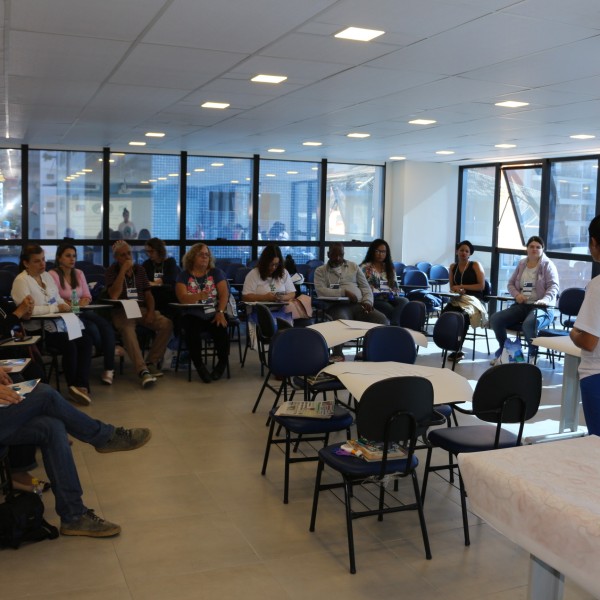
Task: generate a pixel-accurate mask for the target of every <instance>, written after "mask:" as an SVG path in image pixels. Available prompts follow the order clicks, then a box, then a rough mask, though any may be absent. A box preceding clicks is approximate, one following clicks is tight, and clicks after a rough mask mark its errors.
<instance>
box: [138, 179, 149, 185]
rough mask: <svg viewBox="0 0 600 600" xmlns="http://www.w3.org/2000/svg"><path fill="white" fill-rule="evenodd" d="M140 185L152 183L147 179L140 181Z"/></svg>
mask: <svg viewBox="0 0 600 600" xmlns="http://www.w3.org/2000/svg"><path fill="white" fill-rule="evenodd" d="M140 183H143V184H146V183H150V182H149V181H148V180H146V179H142V180H141V181H140Z"/></svg>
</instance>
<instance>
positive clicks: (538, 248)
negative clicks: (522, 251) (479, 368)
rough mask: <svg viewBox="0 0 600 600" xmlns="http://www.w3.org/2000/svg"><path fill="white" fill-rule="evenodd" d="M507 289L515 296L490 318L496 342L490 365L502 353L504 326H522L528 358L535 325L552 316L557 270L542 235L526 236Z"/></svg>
mask: <svg viewBox="0 0 600 600" xmlns="http://www.w3.org/2000/svg"><path fill="white" fill-rule="evenodd" d="M508 291H509V293H510V295H511V296H512V297H513V298H514V299H515V302H514V304H511V306H509V307H508V308H506V309H504V310H501V311H498V312H496V313H494V314H493V315H492V317H491V318H490V326H491V328H492V329H493V330H494V333H495V335H496V339H497V340H498V344H499V348H498V350H496V355H495V357H494V359H493V360H492V361H491V364H493V365H494V364H496V363H497V362H498V359H499V358H500V355H501V354H502V349H503V347H504V342H505V341H506V330H507V329H510V328H511V327H514V326H515V325H520V326H521V330H522V332H523V335H524V336H525V340H526V341H527V345H528V347H529V359H530V360H531V359H532V358H534V355H535V350H534V349H533V348H532V346H531V340H532V339H533V338H534V337H535V336H536V334H537V330H538V329H540V328H543V327H548V325H550V323H552V321H553V319H554V311H553V310H552V305H553V304H554V302H555V301H556V297H557V295H558V271H557V270H556V266H555V265H554V263H553V262H552V261H551V260H550V259H549V258H548V257H547V256H546V255H545V254H544V240H542V238H541V237H538V236H537V235H534V236H531V237H530V238H529V239H528V240H527V256H526V257H525V258H523V259H521V261H519V264H518V265H517V268H516V269H515V271H514V273H513V274H512V275H511V277H510V279H509V281H508Z"/></svg>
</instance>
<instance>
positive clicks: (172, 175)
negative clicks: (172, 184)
mask: <svg viewBox="0 0 600 600" xmlns="http://www.w3.org/2000/svg"><path fill="white" fill-rule="evenodd" d="M169 177H179V173H169Z"/></svg>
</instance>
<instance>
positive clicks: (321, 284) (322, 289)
mask: <svg viewBox="0 0 600 600" xmlns="http://www.w3.org/2000/svg"><path fill="white" fill-rule="evenodd" d="M326 275H327V265H322V266H321V267H317V270H316V271H315V290H317V296H328V297H329V298H340V297H341V296H344V292H343V290H341V289H337V290H334V289H331V288H330V287H329V286H328V284H327V278H326Z"/></svg>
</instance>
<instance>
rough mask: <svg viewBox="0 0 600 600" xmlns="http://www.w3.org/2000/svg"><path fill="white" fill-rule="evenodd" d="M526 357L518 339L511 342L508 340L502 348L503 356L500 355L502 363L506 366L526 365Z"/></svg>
mask: <svg viewBox="0 0 600 600" xmlns="http://www.w3.org/2000/svg"><path fill="white" fill-rule="evenodd" d="M525 362H526V361H525V356H524V355H523V348H522V346H521V341H520V340H519V339H518V338H517V339H515V340H511V339H510V338H506V341H505V342H504V346H503V347H502V354H501V355H500V363H501V364H503V365H505V364H508V363H525Z"/></svg>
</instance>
